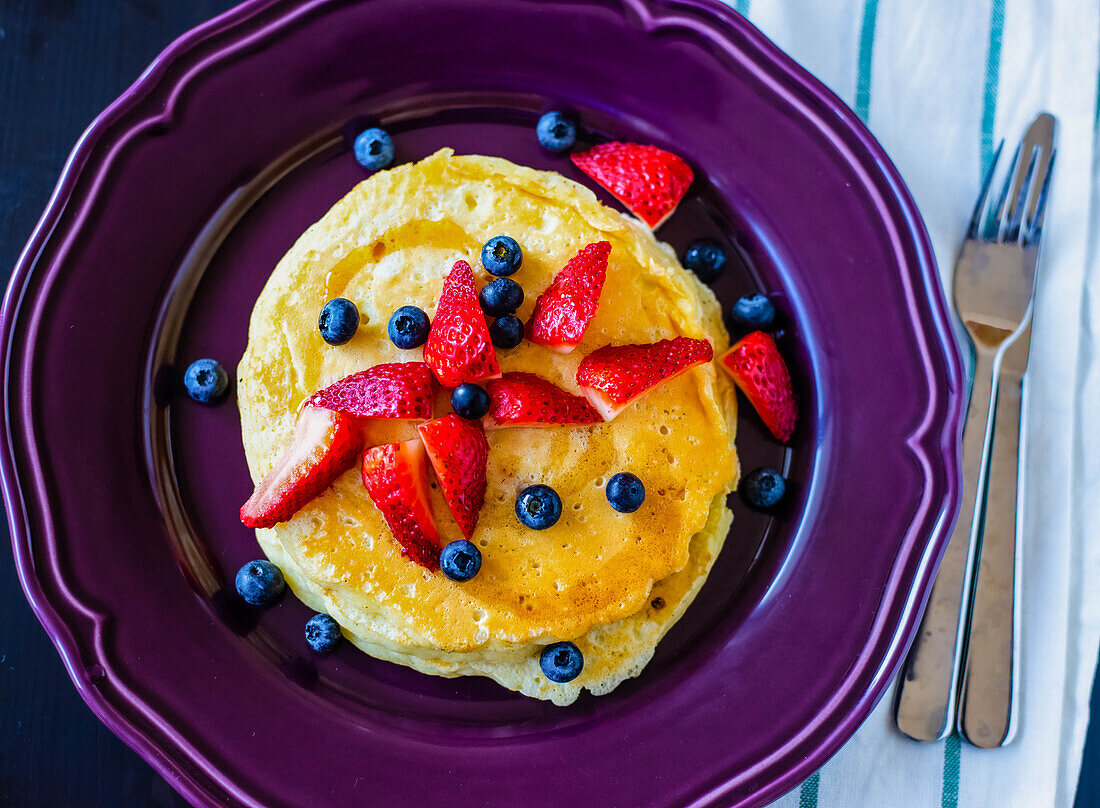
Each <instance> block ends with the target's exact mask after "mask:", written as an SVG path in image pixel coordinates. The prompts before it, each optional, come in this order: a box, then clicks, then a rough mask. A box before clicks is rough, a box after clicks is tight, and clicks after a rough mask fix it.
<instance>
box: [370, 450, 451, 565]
mask: <svg viewBox="0 0 1100 808" xmlns="http://www.w3.org/2000/svg"><path fill="white" fill-rule="evenodd" d="M363 485H364V486H366V488H367V493H368V494H370V498H371V500H372V501H373V502H374V504H375V506H376V507H377V508H378V510H379V512H381V514H382V518H383V519H385V520H386V524H387V525H389V527H390V532H391V533H393V537H394V538H395V539H397V543H398V544H400V545H401V554H402V555H405V556H407V557H409V558H411V559H412V560H413V561H415V562H416V563H417V564H420V565H422V566H424V567H427V568H428V569H430V570H435V569H438V568H439V532H438V531H437V530H436V527H435V519H434V518H433V516H432V506H431V498H430V496H429V494H428V465H427V463H426V462H425V455H424V445H423V444H422V443H421V442H420V441H419V440H407V441H405V442H404V443H387V444H386V445H385V446H375V447H374V448H371V449H367V451H365V452H363Z"/></svg>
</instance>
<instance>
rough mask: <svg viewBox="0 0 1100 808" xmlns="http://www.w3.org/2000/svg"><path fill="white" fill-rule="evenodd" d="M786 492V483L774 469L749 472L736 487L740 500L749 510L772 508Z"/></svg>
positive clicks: (759, 469)
mask: <svg viewBox="0 0 1100 808" xmlns="http://www.w3.org/2000/svg"><path fill="white" fill-rule="evenodd" d="M786 491H787V481H786V480H784V479H783V475H782V474H780V473H779V472H778V471H776V470H775V469H769V468H758V469H754V470H753V471H750V472H749V473H748V474H746V475H745V476H744V478H742V480H741V484H740V485H739V486H737V492H738V493H739V494H740V495H741V499H742V500H744V502H745V504H746V505H748V506H749V507H750V508H757V509H759V510H767V509H768V508H774V507H775V506H776V505H778V504H779V500H781V499H783V494H785V493H786Z"/></svg>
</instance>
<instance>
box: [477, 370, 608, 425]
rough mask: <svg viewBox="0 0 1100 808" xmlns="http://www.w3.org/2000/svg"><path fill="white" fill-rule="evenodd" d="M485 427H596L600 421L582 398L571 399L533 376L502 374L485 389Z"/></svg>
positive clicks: (567, 394)
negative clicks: (486, 413)
mask: <svg viewBox="0 0 1100 808" xmlns="http://www.w3.org/2000/svg"><path fill="white" fill-rule="evenodd" d="M485 389H486V391H487V392H488V393H489V400H490V401H491V402H492V403H491V404H490V405H489V414H488V415H486V416H485V428H486V429H496V428H498V427H504V426H532V427H539V426H563V425H568V424H598V423H601V422H602V421H603V418H602V417H601V416H600V414H599V413H598V412H596V410H595V409H594V408H593V407H592V405H591V404H589V403H588V399H586V398H585V397H584V396H575V395H573V394H572V393H568V392H566V391H565V390H562V389H561V388H560V387H558V386H557V385H556V384H554V383H553V382H548V381H547V380H546V379H543V378H542V377H540V376H536V375H535V374H534V373H518V372H517V373H505V374H504V375H503V376H501V377H500V378H499V379H493V380H492V381H490V382H488V383H487V384H486V386H485Z"/></svg>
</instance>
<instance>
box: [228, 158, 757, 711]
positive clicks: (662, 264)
mask: <svg viewBox="0 0 1100 808" xmlns="http://www.w3.org/2000/svg"><path fill="white" fill-rule="evenodd" d="M496 235H508V236H511V237H512V238H514V239H516V241H518V242H519V244H520V246H521V247H522V249H523V256H524V257H523V265H522V267H521V268H520V270H519V272H517V273H516V274H515V275H513V276H512V278H513V280H515V281H517V282H518V283H520V284H521V285H522V286H523V288H524V292H525V295H526V299H525V302H524V304H523V306H522V307H521V309H520V311H519V312H518V313H517V314H518V316H519V317H520V319H522V320H525V321H526V320H527V319H528V317H529V316H530V313H531V309H532V307H533V305H534V301H535V299H536V298H537V297H538V295H539V294H540V293H541V292H542V291H543V290H544V289H545V288H546V287H547V286H548V285H549V284H550V281H551V279H552V277H553V276H554V274H555V273H556V272H557V271H558V270H560V269H561V268H562V267H563V266H564V265H565V264H566V262H567V261H568V260H569V259H570V258H572V257H573V256H574V255H575V254H576V253H577V251H578V250H579V249H580V248H582V247H584V246H585V245H586V244H590V243H592V242H594V241H601V240H606V241H609V242H610V243H611V245H612V247H611V255H610V259H609V263H608V269H607V279H606V282H605V284H604V287H603V293H602V295H601V298H600V305H599V310H598V311H597V313H596V316H595V319H594V320H593V321H592V323H591V325H590V326H589V328H588V330H587V332H586V333H585V337H584V341H583V343H582V344H581V345H580V346H579V347H578V348H577V349H576V350H575V351H574V352H573V353H569V354H560V353H555V352H553V351H550V350H547V349H546V348H544V347H541V346H538V345H534V344H532V343H530V342H527V341H524V342H523V343H522V344H521V345H520V346H519V347H517V348H515V349H513V350H510V351H498V358H499V360H500V364H501V368H502V370H503V371H504V372H509V371H528V372H533V373H537V374H538V375H540V376H542V377H543V378H546V379H548V380H550V381H552V382H554V383H555V384H557V385H558V386H559V387H561V388H563V389H565V390H568V391H570V392H573V393H577V392H579V390H578V388H577V385H576V383H575V381H574V376H575V373H576V370H577V365H578V364H579V363H580V361H581V359H583V358H584V356H585V355H587V354H588V353H590V352H591V351H593V350H594V349H596V348H598V347H601V346H603V345H609V344H612V345H621V344H628V343H647V342H654V341H657V340H660V339H667V338H672V337H675V336H680V335H683V336H687V337H693V338H701V339H709V340H710V341H711V343H712V344H713V346H714V349H715V354H716V355H717V354H719V353H721V352H722V351H724V350H725V349H726V348H727V347H728V335H727V334H726V331H725V328H724V327H723V325H722V318H721V313H720V310H719V307H718V304H717V302H716V300H715V298H714V295H713V294H712V293H711V292H710V290H709V289H708V288H706V287H705V286H703V285H702V284H700V283H699V282H698V281H697V280H696V279H695V277H694V275H692V274H691V273H690V272H687V271H686V270H684V269H683V268H682V267H681V266H680V265H679V263H678V262H677V260H676V257H675V255H674V254H673V253H672V251H671V250H670V249H669V248H668V247H667V246H665V245H663V244H660V243H659V242H657V241H656V240H655V239H654V237H653V235H652V233H650V231H649V230H648V229H647V228H645V227H644V226H642V225H640V224H638V223H636V222H634V221H633V220H632V219H629V218H627V217H624V216H622V215H620V214H618V213H616V212H615V211H613V210H611V209H609V208H607V207H605V206H603V205H602V204H600V203H599V202H598V201H597V200H596V198H595V196H594V195H593V194H592V192H591V191H589V190H588V189H586V188H584V187H583V186H581V185H578V184H577V183H574V182H572V181H570V180H567V179H565V178H564V177H562V176H560V175H558V174H555V173H553V172H545V171H535V170H532V169H529V168H524V167H521V166H517V165H514V164H512V163H510V162H508V161H506V160H501V159H496V158H488V157H479V156H454V155H453V153H452V152H451V151H450V150H448V149H444V150H442V151H440V152H438V153H436V154H434V155H432V156H431V157H429V158H427V159H425V160H423V161H421V162H419V163H416V164H410V165H403V166H400V167H397V168H394V169H392V170H389V171H383V172H380V173H378V174H375V175H374V176H372V177H371V178H370V179H368V180H366V181H365V182H363V183H361V184H359V185H358V186H357V187H355V188H354V189H353V190H352V191H351V192H350V193H349V194H348V195H347V196H346V197H344V199H342V200H341V201H340V202H339V203H337V204H336V206H335V207H333V208H332V210H330V211H329V212H328V213H327V214H326V215H325V216H324V218H322V219H321V220H320V221H319V222H317V223H316V224H315V225H313V226H312V227H310V228H309V229H308V230H307V231H306V232H305V233H304V234H303V235H302V236H301V238H300V239H299V240H298V242H297V243H296V244H295V245H294V247H293V248H291V250H290V252H288V253H287V254H286V256H284V258H283V259H282V260H281V261H280V262H279V265H278V266H277V267H276V268H275V271H274V272H273V274H272V276H271V278H270V280H269V281H268V283H267V285H266V286H265V288H264V290H263V292H262V293H261V295H260V297H259V300H257V302H256V306H255V308H254V310H253V312H252V319H251V323H250V328H249V340H248V348H247V350H246V351H245V354H244V357H243V358H242V360H241V364H240V367H239V369H238V398H239V403H240V410H241V428H242V434H243V440H244V448H245V453H246V455H247V458H248V464H249V468H250V470H251V472H252V476H253V478H254V479H255V480H259V479H260V478H262V477H263V476H264V474H265V473H266V472H267V471H268V470H269V469H270V468H271V466H272V465H273V464H274V462H275V460H276V458H277V456H278V455H279V453H280V451H281V450H282V449H283V448H284V447H285V446H286V445H287V444H288V443H289V441H290V438H291V435H292V434H293V431H294V423H295V416H296V412H297V408H298V406H299V405H300V404H301V403H302V401H304V400H305V399H306V398H308V397H309V396H310V395H311V394H312V393H313V392H315V391H316V390H318V389H320V388H322V387H325V386H326V385H328V384H330V383H332V382H334V381H336V380H337V379H340V378H342V377H344V376H347V375H349V374H351V373H354V372H356V371H359V370H363V369H365V368H368V367H371V366H373V365H376V364H379V363H382V362H402V361H421V360H422V352H421V350H420V349H415V350H400V349H398V348H396V347H395V346H394V345H393V343H392V342H390V340H389V339H388V338H387V322H388V320H389V317H390V315H391V314H392V313H393V311H394V310H395V309H397V308H399V307H401V306H406V305H413V306H419V307H420V308H422V309H424V310H425V311H426V312H427V313H428V315H429V316H432V315H433V314H434V312H435V308H436V304H437V302H438V299H439V293H440V290H441V288H442V285H443V279H444V278H445V277H446V275H447V273H448V271H449V270H450V268H451V267H452V266H453V265H454V262H455V261H456V260H458V259H465V260H467V261H469V262H470V264H471V265H473V266H474V267H475V273H477V274H478V275H479V285H480V284H482V283H484V282H485V279H486V277H488V276H487V275H486V274H485V273H484V271H483V270H482V269H481V267H480V264H479V261H478V256H479V253H480V250H481V246H482V244H483V243H484V242H486V241H487V240H489V239H490V238H492V237H493V236H496ZM334 297H344V298H347V299H349V300H351V301H353V302H354V303H355V304H356V305H357V306H358V307H359V311H360V315H361V325H360V327H359V330H358V332H357V333H356V334H355V336H354V337H353V338H352V340H351V341H350V342H348V343H347V344H346V345H342V346H338V347H334V346H330V345H327V344H325V342H324V341H323V340H322V339H321V336H320V334H319V333H318V330H317V316H318V313H319V312H320V309H321V307H322V306H323V305H324V304H325V302H327V301H328V300H330V299H332V298H334ZM448 409H449V391H446V390H441V391H440V392H439V395H438V396H437V400H436V407H435V410H434V415H435V416H436V417H438V416H440V415H442V414H444V413H445V412H446V411H447V410H448ZM734 425H735V399H734V393H733V387H732V384H731V383H730V382H729V381H728V379H727V378H726V377H725V376H724V374H718V373H716V372H715V368H714V366H713V365H712V364H706V365H703V366H701V367H697V368H693V369H692V370H690V371H688V372H687V373H686V374H684V375H682V376H680V377H678V378H676V379H674V380H672V381H670V382H668V383H666V384H664V385H662V386H661V387H659V388H657V389H655V390H653V391H652V392H650V393H648V394H646V395H645V396H643V397H642V398H641V399H639V400H638V401H636V402H634V403H633V404H631V405H630V406H628V407H627V408H626V409H625V410H624V411H623V412H622V413H620V414H619V415H618V416H617V417H616V418H615V419H614V420H613V421H611V422H608V423H603V424H597V425H595V426H559V427H548V428H528V427H514V428H503V429H496V430H491V431H489V432H488V433H487V435H488V440H489V447H490V448H489V461H488V469H487V476H488V491H487V493H486V501H485V506H484V508H483V510H482V512H481V517H480V520H479V522H478V526H477V529H476V531H475V532H474V535H473V537H472V539H471V540H472V541H473V542H475V543H476V544H477V545H478V546H479V548H480V549H481V553H482V557H483V564H482V568H481V572H480V573H479V574H478V575H477V577H475V578H474V579H473V580H470V581H467V582H465V583H456V582H454V581H451V580H450V579H448V578H447V577H445V576H444V575H442V574H441V573H439V572H434V573H432V572H429V571H427V570H426V569H424V568H423V567H421V566H419V565H418V564H415V563H413V562H411V561H409V560H408V559H407V558H405V557H403V556H402V554H401V548H400V546H399V545H398V544H397V542H396V541H395V540H394V539H393V537H392V535H391V534H390V531H389V528H388V527H387V525H386V523H385V521H384V520H383V519H382V516H381V514H380V513H379V512H378V510H377V509H376V508H375V506H374V504H373V503H372V502H371V499H370V497H369V496H368V495H367V492H366V490H365V489H364V487H363V483H362V481H361V479H360V476H359V470H358V467H356V468H354V469H352V470H350V471H348V472H347V473H345V474H344V475H343V476H342V477H340V478H339V479H338V480H337V481H336V482H335V484H333V486H332V487H331V488H329V489H328V490H327V491H326V492H325V493H324V494H322V495H321V496H320V497H318V498H316V499H315V500H313V501H312V502H311V503H309V504H308V505H307V506H306V507H304V508H303V509H302V510H301V511H299V512H298V513H297V514H295V515H294V517H293V518H292V519H290V520H289V521H287V522H284V523H281V524H279V525H277V526H275V527H274V528H271V529H264V530H258V531H257V537H258V539H259V542H260V545H261V546H262V547H263V549H264V552H265V553H266V554H267V556H268V557H269V558H270V559H271V560H272V561H273V562H274V563H275V564H277V565H278V566H279V567H280V568H281V569H282V571H283V574H284V575H285V577H286V579H287V581H288V582H289V583H290V585H291V587H292V589H293V590H294V592H295V594H297V595H298V597H299V598H301V599H302V600H303V601H304V602H305V603H306V604H308V605H309V606H310V607H311V608H313V609H316V610H317V611H323V612H327V613H329V614H331V615H332V616H333V617H334V618H335V619H336V620H337V621H338V622H339V623H340V625H341V627H342V628H343V630H344V633H345V635H346V636H347V637H348V638H349V639H350V640H351V641H352V642H354V643H355V644H356V645H357V646H359V647H360V648H361V649H363V650H364V651H366V652H367V653H369V654H371V655H372V656H375V657H378V658H380V659H386V660H389V661H392V662H396V663H399V664H403V665H408V666H410V667H413V668H415V669H417V670H419V671H422V672H424V673H430V674H436V675H442V676H461V675H482V676H489V677H491V678H493V679H495V680H496V681H497V682H499V683H500V684H502V685H504V686H505V687H508V688H511V689H513V690H518V691H520V692H521V693H525V694H527V695H529V696H535V697H537V698H542V699H550V700H552V701H553V702H554V703H556V704H568V703H570V702H572V701H573V700H574V699H576V698H577V696H578V694H579V693H580V691H581V690H582V689H588V690H589V691H591V692H592V693H594V694H601V693H606V692H608V691H610V690H612V689H613V688H614V687H615V686H616V685H618V684H619V683H620V682H622V681H623V680H624V679H626V678H628V677H631V676H635V675H637V673H638V672H639V671H640V670H641V669H642V667H643V666H644V665H645V664H646V662H648V661H649V659H650V658H651V657H652V655H653V650H654V648H655V646H656V644H657V642H658V641H659V640H660V638H661V637H662V636H663V635H664V633H665V632H666V631H668V629H669V628H670V627H671V626H672V625H673V624H674V623H675V622H676V620H677V619H678V618H679V617H680V616H681V615H682V614H683V612H684V610H685V609H686V608H687V606H688V605H689V604H690V603H691V601H692V599H693V598H694V596H695V594H696V593H697V592H698V590H699V588H700V587H701V586H702V584H703V581H704V580H705V579H706V576H707V573H708V572H709V571H710V568H711V565H712V563H713V561H714V559H715V557H716V555H717V554H718V552H719V550H720V549H721V547H722V543H723V541H724V540H725V537H726V534H727V533H728V531H729V526H730V522H731V520H732V514H731V513H730V511H729V509H728V508H727V507H726V505H725V501H726V495H727V494H728V493H729V491H731V490H732V488H733V487H734V485H735V484H736V478H737V457H736V454H735V452H734V446H733V438H734ZM415 426H416V425H415V424H412V423H400V422H385V421H372V422H370V423H369V424H368V426H367V436H368V444H369V445H376V444H381V443H388V442H392V441H397V440H409V439H412V438H415V437H416V429H415ZM620 471H629V472H632V473H634V474H636V475H637V476H638V477H639V478H641V480H642V481H643V483H644V484H645V488H646V500H645V503H644V504H643V505H642V507H641V508H640V509H639V510H638V511H636V512H635V513H632V514H622V513H618V512H617V511H615V510H613V509H612V508H611V506H610V505H609V504H608V501H607V497H606V495H605V493H604V486H605V484H606V481H607V480H608V479H609V478H610V477H611V476H612V475H614V474H616V473H618V472H620ZM536 483H543V484H546V485H549V486H551V487H552V488H554V490H555V491H557V492H558V494H559V495H560V496H561V500H562V505H563V513H562V517H561V519H560V520H559V521H558V522H557V524H555V525H554V526H553V527H551V528H549V529H547V530H542V531H537V530H531V529H530V528H527V527H525V526H524V525H522V524H521V523H520V522H519V520H518V519H517V518H516V515H515V511H514V505H515V499H516V496H517V494H518V493H519V491H520V490H522V489H523V488H524V487H526V486H528V485H533V484H536ZM432 506H433V510H434V514H435V517H436V520H437V523H438V525H439V529H440V534H441V539H442V542H443V543H444V544H446V543H447V542H449V541H453V540H455V539H458V538H461V535H460V533H459V531H458V527H457V526H456V525H455V523H454V521H453V518H452V517H451V514H450V510H449V509H448V507H447V505H446V503H445V502H444V500H443V497H442V495H441V494H440V492H439V490H438V488H437V487H435V486H433V490H432ZM559 640H571V641H573V642H575V643H576V644H577V646H578V647H579V648H580V650H581V651H582V653H583V654H584V670H583V672H582V673H581V675H580V676H579V677H578V678H576V679H574V680H573V681H571V682H568V683H564V684H557V683H554V682H550V681H549V680H547V679H546V677H545V676H543V674H542V671H541V669H540V667H539V652H540V651H541V649H542V647H543V646H544V645H546V644H547V643H551V642H556V641H559Z"/></svg>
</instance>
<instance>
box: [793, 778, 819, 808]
mask: <svg viewBox="0 0 1100 808" xmlns="http://www.w3.org/2000/svg"><path fill="white" fill-rule="evenodd" d="M820 784H821V772H814V773H813V774H811V775H810V776H809V778H808V779H807V780H806V781H805V782H804V783H803V784H802V790H801V791H800V792H799V794H798V808H817V788H818V786H819V785H820Z"/></svg>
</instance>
